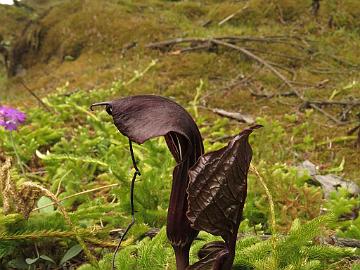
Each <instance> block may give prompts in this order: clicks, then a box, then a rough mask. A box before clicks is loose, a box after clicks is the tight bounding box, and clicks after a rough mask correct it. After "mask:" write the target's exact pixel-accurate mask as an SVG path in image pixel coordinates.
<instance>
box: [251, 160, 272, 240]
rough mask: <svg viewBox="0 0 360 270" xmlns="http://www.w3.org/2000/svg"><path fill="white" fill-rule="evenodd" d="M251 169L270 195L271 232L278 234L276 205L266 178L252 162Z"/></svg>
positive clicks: (267, 194)
mask: <svg viewBox="0 0 360 270" xmlns="http://www.w3.org/2000/svg"><path fill="white" fill-rule="evenodd" d="M250 169H251V171H252V172H254V173H255V174H256V176H257V177H258V179H259V181H260V183H261V185H262V186H263V188H264V189H265V193H266V196H267V197H268V200H269V205H270V219H271V220H270V227H271V233H272V235H276V221H275V206H274V201H273V198H272V195H271V193H270V190H269V188H268V187H267V185H266V183H265V181H264V179H263V178H262V176H261V175H260V173H259V171H258V170H257V169H256V167H255V166H254V165H252V164H250Z"/></svg>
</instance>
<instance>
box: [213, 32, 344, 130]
mask: <svg viewBox="0 0 360 270" xmlns="http://www.w3.org/2000/svg"><path fill="white" fill-rule="evenodd" d="M211 41H212V42H213V43H215V44H218V45H222V46H224V47H228V48H232V49H234V50H237V51H240V52H242V53H243V54H245V55H247V56H249V57H250V58H252V59H254V60H256V61H258V62H259V63H261V64H263V65H264V66H265V67H267V68H268V69H269V70H270V71H272V72H273V73H274V74H275V75H276V76H277V77H278V78H279V79H281V80H282V81H283V82H284V83H285V84H286V85H287V86H288V87H289V88H290V89H291V90H292V91H293V92H294V93H295V95H296V96H297V97H298V98H299V99H300V100H301V101H303V102H304V103H307V104H309V106H310V107H311V108H313V109H315V110H317V111H319V112H321V113H322V114H324V115H325V116H327V117H328V118H329V119H331V120H332V121H334V122H335V123H336V124H339V125H342V124H343V123H342V122H341V121H339V120H338V119H336V118H335V117H334V116H332V115H331V114H329V113H327V112H325V111H324V110H323V109H321V108H320V107H319V106H317V105H316V104H313V103H311V101H308V100H306V99H305V98H304V97H303V95H302V94H300V92H299V91H298V90H297V89H296V88H295V87H294V86H293V85H292V84H291V82H290V81H289V80H288V79H287V78H286V77H285V76H284V75H282V74H281V73H280V72H279V71H277V70H276V69H275V68H274V67H273V66H272V65H271V64H269V63H268V62H267V61H265V60H264V59H262V58H260V57H259V56H257V55H255V54H253V53H252V52H250V51H248V50H246V49H245V48H242V47H239V46H236V45H234V44H231V43H228V42H224V41H221V40H217V39H212V40H211Z"/></svg>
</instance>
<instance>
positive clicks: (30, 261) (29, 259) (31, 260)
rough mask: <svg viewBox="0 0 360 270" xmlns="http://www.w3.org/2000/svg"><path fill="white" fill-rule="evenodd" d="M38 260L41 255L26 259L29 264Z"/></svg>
mask: <svg viewBox="0 0 360 270" xmlns="http://www.w3.org/2000/svg"><path fill="white" fill-rule="evenodd" d="M37 260H39V257H37V258H34V259H31V258H26V259H25V262H26V263H27V264H33V263H36V262H37Z"/></svg>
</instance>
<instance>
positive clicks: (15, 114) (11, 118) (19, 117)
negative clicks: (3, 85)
mask: <svg viewBox="0 0 360 270" xmlns="http://www.w3.org/2000/svg"><path fill="white" fill-rule="evenodd" d="M25 119H26V114H25V113H23V112H21V111H19V110H17V109H14V108H11V107H5V106H0V126H3V127H4V128H5V129H6V130H10V131H13V130H16V129H17V127H18V126H19V125H20V124H22V123H24V122H25Z"/></svg>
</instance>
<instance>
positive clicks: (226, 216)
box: [187, 126, 260, 239]
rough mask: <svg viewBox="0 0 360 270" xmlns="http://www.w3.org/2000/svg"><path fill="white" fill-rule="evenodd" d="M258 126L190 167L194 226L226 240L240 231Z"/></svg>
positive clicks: (189, 212) (245, 131) (190, 201)
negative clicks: (252, 142) (251, 138)
mask: <svg viewBox="0 0 360 270" xmlns="http://www.w3.org/2000/svg"><path fill="white" fill-rule="evenodd" d="M259 127H260V126H255V127H252V128H249V129H246V130H244V131H242V132H241V133H240V134H239V135H237V136H236V137H235V138H233V139H232V140H231V141H230V142H229V144H228V145H227V146H226V147H224V148H222V149H220V150H217V151H214V152H211V153H208V154H205V155H203V156H201V157H200V159H199V160H198V161H197V163H196V164H195V165H194V166H193V167H192V168H191V169H190V170H189V186H188V189H187V193H188V203H189V206H188V212H187V216H188V218H189V220H190V222H191V225H192V227H193V228H194V229H196V230H204V231H207V232H209V233H212V234H214V235H220V236H222V237H224V239H228V238H229V237H230V236H231V235H233V234H234V233H236V232H237V230H238V227H239V224H240V221H241V216H242V209H243V206H244V203H245V199H246V192H247V174H248V170H249V166H250V161H251V158H252V150H251V147H250V144H249V143H248V137H249V135H250V134H251V132H252V131H253V129H255V128H259Z"/></svg>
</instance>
